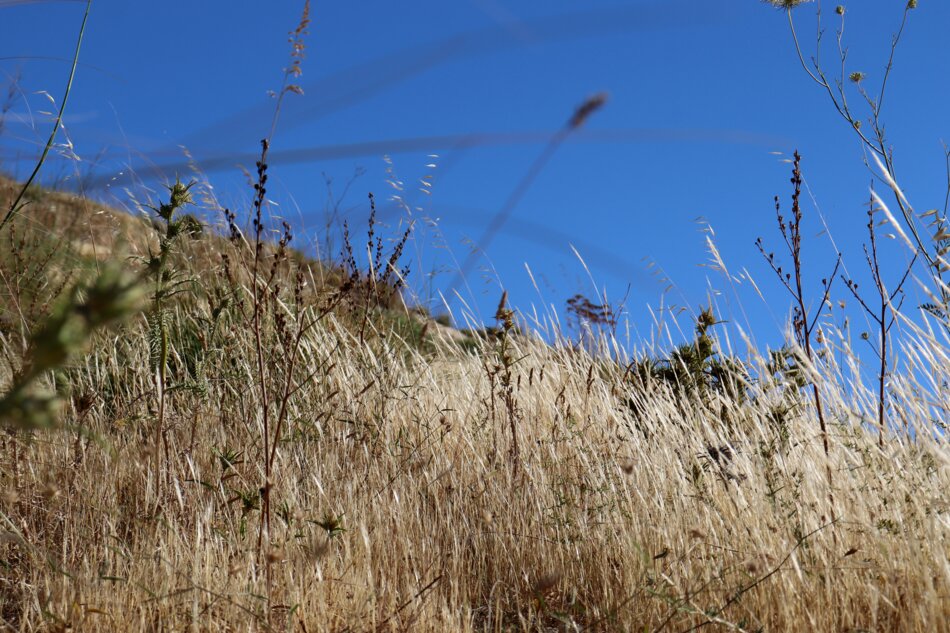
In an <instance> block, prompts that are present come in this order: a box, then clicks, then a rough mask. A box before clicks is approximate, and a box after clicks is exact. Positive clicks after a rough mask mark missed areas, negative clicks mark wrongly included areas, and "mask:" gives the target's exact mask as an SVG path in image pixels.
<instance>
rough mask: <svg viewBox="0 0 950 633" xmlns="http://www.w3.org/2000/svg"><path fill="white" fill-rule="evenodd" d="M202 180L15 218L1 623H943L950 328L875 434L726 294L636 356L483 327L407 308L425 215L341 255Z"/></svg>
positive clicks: (930, 346) (766, 626)
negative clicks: (408, 251)
mask: <svg viewBox="0 0 950 633" xmlns="http://www.w3.org/2000/svg"><path fill="white" fill-rule="evenodd" d="M12 189H13V183H10V182H4V183H3V188H2V193H3V198H2V199H0V204H2V205H8V204H9V200H10V199H11V191H12ZM189 194H190V192H188V191H187V190H185V189H184V187H179V188H177V189H175V188H173V189H172V191H171V192H170V195H169V198H168V202H166V203H165V205H166V206H159V207H158V209H157V211H156V212H151V216H152V220H151V221H149V220H145V219H136V218H133V217H131V216H128V215H126V214H123V213H120V212H116V211H112V210H109V209H105V208H102V207H100V206H98V205H94V204H92V203H90V202H89V201H86V200H82V199H78V198H75V197H71V196H69V195H66V194H54V193H48V192H42V191H39V190H37V191H36V192H35V194H32V195H33V196H34V200H33V202H32V204H30V205H29V206H28V207H26V209H25V210H24V211H23V213H22V214H20V215H19V216H17V218H16V219H15V221H14V223H13V225H12V226H13V228H12V230H11V231H9V232H6V233H4V234H2V235H0V240H2V241H3V248H2V249H0V251H2V253H3V256H2V257H0V271H2V281H3V289H2V291H3V296H4V302H3V317H2V318H3V331H2V339H0V346H2V358H3V365H2V370H0V372H2V374H0V375H2V376H3V386H4V389H3V393H7V392H9V390H10V386H11V385H18V384H20V383H22V382H23V378H24V377H25V376H30V375H35V379H34V380H33V381H31V382H30V383H29V384H28V385H26V386H24V387H23V388H22V389H21V390H20V391H18V392H16V393H19V394H20V396H21V399H20V400H19V401H17V402H18V403H19V404H17V402H14V403H13V404H12V405H11V404H10V398H9V395H8V398H7V401H5V402H6V403H7V406H8V408H7V409H6V413H7V414H8V418H7V424H8V426H7V430H6V431H5V432H4V433H3V440H2V447H0V476H2V478H3V496H2V499H0V521H2V526H0V527H2V541H0V579H2V584H0V618H2V620H0V623H2V625H3V627H4V628H6V629H9V630H30V631H32V630H66V629H77V630H102V631H115V630H153V631H158V630H163V631H164V630H186V629H187V630H208V631H211V630H235V631H238V630H241V631H243V630H264V631H266V630H275V631H364V630H409V629H411V630H423V631H424V630H432V631H444V630H458V631H466V630H526V631H547V630H565V631H567V630H585V631H628V630H657V631H660V630H667V631H686V630H695V629H697V628H709V629H712V630H744V631H759V630H769V631H777V630H815V631H858V630H874V631H890V630H902V631H936V630H950V627H948V625H947V622H948V621H950V566H948V555H950V544H948V540H947V539H948V536H950V534H948V532H950V530H948V527H950V526H948V516H950V515H948V513H950V504H948V501H947V492H946V491H947V489H948V484H950V461H948V456H950V452H948V449H947V446H946V439H945V435H943V434H941V433H939V432H937V433H935V432H933V429H934V426H933V421H934V416H935V415H937V416H938V419H937V421H938V422H939V415H938V414H937V412H938V411H941V410H942V411H945V409H940V407H946V406H947V404H948V391H947V387H946V385H947V384H950V363H947V362H946V360H945V359H946V358H947V356H946V345H945V342H943V340H942V339H940V338H939V337H937V336H936V335H930V334H927V333H926V332H923V331H918V332H911V334H910V336H911V338H913V342H914V346H913V349H914V350H915V352H914V355H913V356H911V357H910V360H909V361H908V362H909V364H908V371H909V372H910V373H909V376H910V375H912V376H914V377H915V378H914V379H913V380H903V379H901V378H900V377H897V376H895V377H894V379H893V385H892V386H891V391H892V393H891V396H890V398H891V401H892V402H894V403H895V405H894V406H895V411H896V413H895V419H894V425H895V428H894V429H892V430H889V431H888V432H886V433H885V435H884V436H881V435H880V433H879V432H878V431H877V430H875V427H874V425H873V422H874V421H875V420H876V417H875V416H876V404H877V394H876V393H875V392H874V390H873V389H868V388H865V387H864V386H862V385H861V384H860V383H856V382H854V381H853V378H851V377H850V376H852V374H851V373H850V369H851V368H850V367H848V363H849V362H851V361H854V358H855V357H854V356H853V355H851V354H850V352H849V350H848V349H846V348H843V347H841V345H842V341H840V340H837V339H835V338H834V336H833V334H832V333H829V334H828V335H826V336H825V337H824V338H823V340H822V342H819V343H817V344H816V346H817V348H816V350H815V359H816V360H815V362H814V363H813V364H812V363H809V362H808V361H807V359H806V358H805V357H803V356H802V355H801V354H798V355H797V356H796V355H795V354H794V353H791V354H790V355H788V356H787V357H786V358H785V360H782V359H780V358H778V357H776V358H771V359H770V358H759V357H757V356H756V355H755V354H754V353H753V354H752V355H751V356H749V357H748V358H744V359H741V360H740V359H735V358H731V357H727V356H726V355H725V354H723V353H722V351H721V350H720V348H719V346H718V342H717V341H716V339H715V332H716V329H717V327H718V326H716V325H715V324H714V323H715V317H714V315H712V314H711V313H710V312H706V313H703V314H702V315H700V316H699V320H698V322H697V324H696V335H695V340H694V341H692V342H687V343H686V344H684V346H683V347H681V348H680V349H679V350H676V351H674V352H671V353H670V354H669V355H668V356H667V357H665V358H653V359H646V358H643V359H639V360H638V361H635V362H629V361H620V360H617V359H616V357H615V356H614V355H605V354H603V353H594V352H592V351H589V350H590V349H598V348H599V349H606V347H607V346H609V345H610V341H609V340H608V339H606V338H601V339H600V340H599V341H594V342H589V344H588V345H585V346H578V345H571V344H569V343H563V344H549V343H545V342H543V341H541V340H540V339H537V338H536V337H533V336H531V335H528V334H526V333H523V332H522V331H521V329H520V327H519V326H518V324H517V317H516V315H514V314H513V313H512V312H511V311H510V310H508V309H507V306H506V305H505V303H504V302H502V304H501V305H500V306H499V313H498V315H497V316H498V326H497V328H495V329H494V330H493V331H492V332H491V334H490V335H484V336H480V337H477V336H467V337H464V336H462V337H460V336H459V334H458V333H457V332H454V331H453V330H450V329H448V328H445V327H442V326H439V325H437V324H435V323H434V322H432V321H430V320H427V319H426V318H424V317H422V316H419V315H417V314H414V313H413V312H411V311H410V310H408V309H406V308H405V306H403V305H402V303H401V301H400V300H399V299H398V296H397V294H398V292H397V291H398V285H399V280H398V275H395V274H392V272H393V271H397V270H399V266H400V265H399V259H400V258H399V253H398V243H399V238H400V236H394V242H393V245H392V246H390V245H389V243H388V242H387V241H385V240H384V241H381V242H379V248H380V249H381V250H380V251H379V253H380V254H379V255H378V256H377V257H376V259H377V264H376V265H375V266H371V267H369V269H368V270H367V269H366V267H363V269H362V270H360V267H359V264H357V262H356V260H357V259H358V258H353V259H352V261H351V262H349V263H348V262H347V261H346V259H347V258H346V256H344V258H343V259H344V261H342V262H339V263H338V264H335V265H328V264H320V263H317V262H312V261H307V260H306V259H305V258H303V257H302V256H300V255H299V254H297V253H294V252H293V251H291V250H290V248H289V244H288V243H287V242H286V239H285V241H284V242H283V243H282V244H275V243H267V242H266V240H264V238H263V237H261V238H260V239H261V241H260V242H259V241H258V236H259V235H260V236H266V232H265V231H264V230H263V229H262V230H261V231H260V232H258V233H255V231H254V229H252V230H251V234H250V235H244V234H243V233H241V232H240V231H239V230H238V229H237V227H234V226H232V227H231V228H228V227H225V229H224V230H223V234H218V233H217V232H215V231H213V230H211V229H208V228H207V227H205V228H204V229H203V231H202V232H200V233H199V232H198V231H197V230H196V227H195V226H194V225H192V224H191V223H190V221H186V220H183V218H185V217H186V216H185V215H184V214H185V213H187V212H189V211H193V210H194V207H193V206H192V205H191V204H189V203H188V202H189V201H188V197H189ZM169 209H170V210H171V211H170V212H169ZM258 211H259V207H258ZM162 213H164V214H165V215H167V216H168V217H167V218H163V217H162ZM256 217H257V219H258V220H260V221H261V223H262V225H263V224H264V223H265V222H266V220H263V219H261V215H259V214H258V215H257V216H256ZM370 226H371V227H372V224H371V225H370ZM170 227H176V228H174V229H170ZM285 231H289V229H285ZM229 232H230V234H229ZM169 236H171V237H169ZM285 238H286V235H285ZM361 239H362V238H360V241H361ZM374 239H375V237H374V236H370V242H371V243H373V244H375V243H376V242H374ZM374 248H375V247H374ZM150 251H151V255H149V252H150ZM162 253H165V254H166V255H167V257H165V258H164V260H162V259H161V254H162ZM379 262H391V263H392V265H391V266H390V265H388V264H383V265H380V264H379ZM115 264H118V265H119V266H120V267H121V269H123V270H122V271H121V272H115V271H114V269H112V268H110V266H113V265H115ZM110 271H112V272H110ZM156 271H162V272H161V273H160V274H158V273H157V272H156ZM110 275H111V276H110ZM122 275H125V276H124V277H123V276H122ZM97 279H98V280H99V281H96V280H97ZM103 279H105V280H106V281H105V282H104V281H103ZM117 279H125V280H128V282H127V283H125V282H123V283H125V285H123V283H119V282H117V281H116V280H117ZM107 282H108V283H107ZM76 284H78V285H79V287H80V289H79V291H77V292H73V291H71V290H70V289H71V288H73V286H74V285H76ZM97 315H98V316H97ZM107 321H108V322H110V323H113V324H112V325H106V322H107ZM115 323H118V324H115ZM100 325H102V326H103V327H99V326H100ZM77 332H78V334H77ZM31 336H32V337H33V338H32V339H31ZM44 336H45V337H46V339H44V338H43V337H44ZM50 338H52V339H55V340H60V341H62V345H60V346H59V347H56V346H55V345H53V346H51V345H50V343H49V339H50ZM31 341H32V342H31ZM51 349H52V350H53V351H57V350H59V352H61V356H60V357H57V358H60V360H62V362H61V363H56V364H55V366H54V365H51V366H50V367H49V370H48V371H42V372H36V371H33V370H32V369H31V368H35V367H37V366H40V367H42V368H45V365H42V363H43V362H45V361H44V357H43V354H44V353H51V352H50V350H51ZM832 352H834V353H832ZM849 359H851V361H849ZM778 361H781V362H778ZM854 362H856V361H854ZM770 363H772V364H771V365H770ZM776 363H777V364H776ZM839 363H841V365H839ZM923 377H927V378H928V379H929V381H930V386H929V387H927V386H926V385H924V387H926V388H921V387H920V386H919V383H916V382H915V380H919V379H921V378H923ZM812 381H814V383H815V384H816V385H818V390H819V392H820V395H821V402H822V405H823V417H824V419H825V421H826V423H827V433H826V434H822V433H821V432H820V425H819V421H818V419H817V411H816V408H815V399H814V398H813V395H812V393H811V391H810V387H809V384H810V383H811V382H812ZM44 394H45V395H44ZM53 394H56V395H57V396H58V398H57V399H55V400H50V399H49V398H50V397H51V396H52V395H53ZM28 397H29V398H34V400H29V399H28ZM24 402H26V403H28V404H29V403H31V402H32V403H34V404H35V403H36V402H42V403H45V404H44V405H43V406H44V407H46V408H43V407H39V408H37V407H35V406H34V407H33V408H32V409H31V408H29V407H26V408H23V406H20V405H23V403H24ZM47 405H48V406H47ZM16 406H20V409H16V408H15V407H16ZM31 406H32V405H31ZM11 407H12V408H11ZM49 407H52V409H51V410H50V409H49ZM14 410H15V411H18V413H16V415H12V414H11V413H10V412H11V411H14ZM38 411H39V413H37V412H38ZM44 411H47V412H49V411H51V413H50V414H49V415H48V416H46V417H44V415H41V414H43V412H44ZM11 421H12V422H11ZM50 422H54V423H55V427H56V428H53V429H45V428H37V425H41V424H46V423H50ZM825 442H827V445H826V444H825Z"/></svg>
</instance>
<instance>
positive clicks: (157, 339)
mask: <svg viewBox="0 0 950 633" xmlns="http://www.w3.org/2000/svg"><path fill="white" fill-rule="evenodd" d="M194 184H195V183H194V181H193V182H191V183H189V184H187V185H183V184H182V183H181V181H180V180H178V179H176V180H175V184H173V185H170V186H169V187H168V192H169V197H168V202H167V203H161V204H159V206H158V207H150V208H151V209H152V210H153V211H154V212H155V214H156V215H157V221H158V223H159V226H158V228H159V231H160V235H159V241H158V252H157V253H149V258H148V260H147V269H146V270H147V274H148V276H149V277H151V281H152V287H153V290H152V306H151V310H150V311H149V313H148V324H149V333H148V344H149V357H150V362H151V369H152V372H153V375H154V377H155V378H154V380H155V394H156V400H157V404H158V419H157V420H156V422H155V432H154V436H153V438H154V439H153V446H152V448H153V450H154V455H155V486H156V493H157V492H158V491H159V490H160V488H161V445H162V437H163V434H164V432H165V404H166V394H167V391H168V354H169V348H170V345H169V322H170V316H169V312H168V303H169V301H170V300H171V299H172V298H173V297H175V296H176V295H178V294H180V293H182V292H185V291H186V290H187V286H188V285H189V284H191V283H192V279H191V278H190V277H183V276H182V275H181V273H180V271H178V270H176V269H175V268H174V267H172V266H170V265H169V263H170V262H169V260H170V257H171V256H172V253H173V251H174V248H175V246H176V244H177V243H178V241H179V240H180V239H181V238H182V237H183V236H186V235H187V236H191V237H197V236H198V235H200V234H201V231H202V229H201V223H200V222H199V221H198V220H197V219H196V218H195V217H194V216H192V215H188V214H182V215H177V214H178V211H179V210H180V209H181V208H182V207H184V206H185V205H189V204H193V200H192V197H191V188H192V187H193V186H194Z"/></svg>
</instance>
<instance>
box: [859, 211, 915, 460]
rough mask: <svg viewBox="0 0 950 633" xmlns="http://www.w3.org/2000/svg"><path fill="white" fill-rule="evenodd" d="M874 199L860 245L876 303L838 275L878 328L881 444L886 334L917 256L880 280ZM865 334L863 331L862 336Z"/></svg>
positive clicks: (901, 303)
mask: <svg viewBox="0 0 950 633" xmlns="http://www.w3.org/2000/svg"><path fill="white" fill-rule="evenodd" d="M874 211H875V208H874V200H873V198H872V200H871V201H870V202H869V203H868V224H867V228H868V236H869V238H870V239H869V245H870V249H869V248H868V246H869V245H868V244H865V245H864V257H865V260H866V261H867V265H868V269H869V270H870V272H871V280H872V282H873V284H874V291H875V292H876V293H877V296H878V300H879V301H878V303H877V305H876V306H874V307H873V308H872V307H871V306H869V305H868V304H867V303H866V302H865V300H864V299H863V298H862V297H861V295H860V293H859V292H858V284H857V283H856V282H855V281H854V280H853V279H851V278H850V277H845V276H844V275H842V276H841V279H842V281H844V282H845V285H846V286H847V287H848V290H850V291H851V294H852V295H854V298H855V299H857V300H858V303H860V304H861V307H862V308H864V311H865V312H866V313H867V315H868V316H869V317H870V318H871V320H872V321H873V322H874V324H875V325H876V326H877V329H878V337H877V339H878V347H877V348H876V349H875V350H874V353H875V354H876V355H877V357H878V361H879V363H880V366H879V368H878V391H877V423H878V427H879V428H880V431H881V433H880V438H879V439H880V441H879V444H880V446H882V447H883V446H884V432H885V430H886V426H885V419H884V412H885V399H886V398H885V382H886V380H887V375H888V360H889V359H888V345H889V341H888V334H889V333H890V331H891V328H892V327H893V326H894V323H895V321H896V320H897V314H898V313H899V312H900V309H901V306H902V305H903V304H904V296H905V295H904V282H906V281H907V278H908V276H909V275H910V271H911V270H912V269H913V266H914V262H915V261H916V259H917V254H916V253H915V254H914V256H913V258H911V260H910V262H909V263H908V264H907V268H906V269H905V270H904V273H903V275H902V276H901V277H900V279H899V280H898V282H897V284H896V285H895V286H894V287H893V288H892V289H889V288H888V286H887V282H885V281H884V278H883V275H882V273H881V262H880V259H879V257H878V248H877V231H876V230H875V221H874ZM896 297H899V299H898V301H897V303H896V304H895V303H894V299H895V298H896ZM866 337H867V335H866V334H865V335H863V338H866Z"/></svg>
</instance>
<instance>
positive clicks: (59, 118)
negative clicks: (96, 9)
mask: <svg viewBox="0 0 950 633" xmlns="http://www.w3.org/2000/svg"><path fill="white" fill-rule="evenodd" d="M91 7H92V0H87V2H86V11H85V13H83V16H82V24H81V25H80V26H79V38H78V39H77V40H76V52H75V53H74V54H73V65H72V67H71V68H70V69H69V79H68V80H67V81H66V90H64V91H63V98H62V100H61V101H60V104H59V112H58V113H57V115H56V121H54V122H53V130H52V131H51V132H50V135H49V140H47V141H46V145H45V147H43V153H42V154H40V159H39V160H38V161H37V162H36V166H35V167H34V168H33V173H31V174H30V177H29V178H27V179H26V182H24V183H23V186H22V187H21V188H20V193H19V194H17V197H16V198H15V199H14V200H13V202H12V203H11V204H10V209H9V210H8V211H7V214H6V215H5V216H3V220H0V230H3V227H4V226H6V224H7V222H9V221H10V218H12V217H13V216H14V215H16V214H17V213H18V212H19V211H20V208H21V205H20V201H21V200H23V195H24V194H25V193H26V190H27V189H29V188H30V185H31V184H33V180H34V179H35V178H36V175H37V174H38V173H40V168H41V167H42V166H43V163H44V162H45V161H46V157H47V156H48V155H49V151H50V149H51V148H52V147H53V143H54V142H55V141H56V133H57V132H58V131H59V128H60V126H61V125H62V124H63V114H64V113H65V112H66V102H67V101H68V100H69V93H70V92H71V91H72V88H73V77H75V76H76V66H77V65H78V64H79V49H80V48H82V36H83V35H84V34H85V32H86V20H88V19H89V9H90V8H91Z"/></svg>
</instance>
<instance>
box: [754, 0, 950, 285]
mask: <svg viewBox="0 0 950 633" xmlns="http://www.w3.org/2000/svg"><path fill="white" fill-rule="evenodd" d="M768 1H769V2H770V4H772V5H774V6H777V7H779V8H783V9H785V10H786V14H787V17H788V25H789V30H790V32H791V35H792V42H793V43H794V46H795V52H796V54H797V56H798V59H799V62H800V63H801V66H802V68H803V69H804V70H805V72H806V73H807V74H808V76H809V78H811V80H812V81H813V82H815V83H816V84H817V85H818V86H820V87H821V88H822V89H823V90H824V91H825V92H826V93H827V94H828V98H829V99H830V100H831V103H832V105H833V106H834V108H835V110H836V111H837V112H838V114H839V115H841V117H842V118H843V119H844V120H845V121H847V123H848V124H849V126H850V128H851V129H852V130H853V131H854V133H855V134H856V135H857V136H858V138H859V139H860V141H861V143H862V145H863V146H864V148H866V149H867V150H868V151H870V152H871V153H872V154H874V155H875V156H876V157H877V158H879V159H880V160H881V161H882V162H883V165H884V168H885V169H884V171H885V172H886V173H885V174H884V175H883V178H884V180H885V181H886V182H888V185H889V186H890V187H891V189H892V190H893V193H894V198H895V200H896V203H897V206H898V208H899V209H900V212H901V217H902V219H903V221H904V224H905V227H906V229H907V230H908V231H909V232H910V234H911V236H912V237H913V245H914V248H915V249H917V250H919V254H920V255H922V256H923V259H924V260H925V261H926V262H927V265H928V273H929V275H930V276H931V277H932V279H933V280H934V282H935V285H936V286H937V288H938V289H940V291H941V296H942V300H943V302H944V303H945V304H946V303H948V302H950V295H948V294H947V292H946V288H945V286H944V282H943V275H944V272H945V271H946V269H947V266H946V262H945V260H944V259H943V256H944V255H946V250H945V249H944V247H943V246H942V245H941V240H940V239H938V236H937V235H934V236H932V238H931V241H932V242H933V244H931V245H928V244H927V243H925V241H924V238H923V237H922V236H921V233H920V229H919V228H918V222H917V221H918V218H917V217H916V216H915V215H914V212H913V209H912V208H911V207H910V205H909V204H907V200H906V199H905V198H904V196H903V195H902V194H901V192H900V190H899V189H897V187H896V183H895V182H894V181H895V180H896V178H897V172H896V170H895V161H894V150H893V147H892V146H891V145H890V144H889V141H888V139H887V136H886V133H885V131H886V125H885V123H884V121H883V119H882V116H881V115H882V111H883V109H884V101H885V97H886V95H887V87H888V79H889V78H890V74H891V71H892V70H893V68H894V58H895V55H896V53H897V47H898V45H899V44H900V41H901V36H902V35H903V34H904V28H905V27H906V25H907V19H908V15H909V14H910V12H911V11H912V10H914V9H916V8H917V2H916V0H908V1H907V2H906V3H905V5H904V11H903V16H902V18H901V23H900V27H899V28H898V30H897V32H896V33H895V34H894V36H893V38H892V39H891V46H890V53H889V55H888V59H887V64H886V66H885V67H884V73H883V77H882V78H881V83H880V87H879V88H878V90H877V94H876V95H874V94H871V93H870V92H869V91H868V89H867V88H865V83H866V82H865V79H866V75H865V73H863V72H860V71H851V72H849V71H847V70H846V62H847V57H848V49H847V48H846V47H845V45H844V27H845V15H846V10H845V8H844V7H843V6H840V5H839V6H838V7H837V9H836V10H835V13H836V15H838V16H839V18H840V24H839V27H838V29H837V30H836V32H835V35H836V44H837V52H838V60H837V63H838V64H839V65H840V66H839V70H838V77H837V78H836V79H830V78H829V76H828V74H827V72H826V70H825V67H824V66H823V65H822V61H821V50H822V39H823V36H824V29H823V27H822V22H821V2H820V1H819V2H818V3H817V6H818V8H817V14H816V29H817V30H816V41H815V55H814V56H813V57H811V67H809V64H808V63H807V62H806V61H805V55H804V53H803V52H802V47H801V45H800V43H799V38H798V34H797V32H796V30H795V21H794V20H793V19H792V11H791V10H792V8H794V7H795V6H797V5H799V4H802V2H793V1H780V0H768ZM848 84H852V85H854V86H855V87H856V89H857V91H858V94H859V95H860V96H861V98H862V99H863V101H864V102H865V103H866V104H867V107H868V112H869V115H868V118H867V122H868V124H869V126H870V133H866V132H865V131H864V126H863V122H862V120H861V118H860V116H859V115H857V114H855V112H854V110H853V108H852V106H851V105H850V104H849V103H848V96H847V92H846V89H845V87H846V86H847V85H848ZM865 163H866V164H867V165H868V167H869V168H870V163H869V162H868V161H867V160H865ZM938 234H939V229H938Z"/></svg>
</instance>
